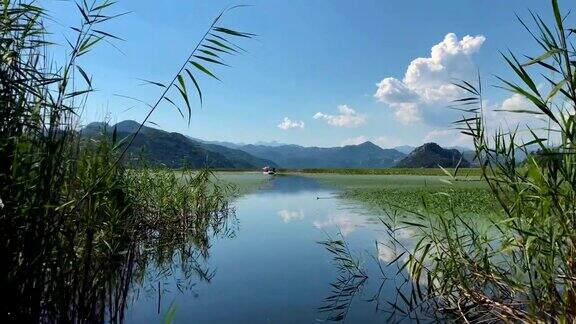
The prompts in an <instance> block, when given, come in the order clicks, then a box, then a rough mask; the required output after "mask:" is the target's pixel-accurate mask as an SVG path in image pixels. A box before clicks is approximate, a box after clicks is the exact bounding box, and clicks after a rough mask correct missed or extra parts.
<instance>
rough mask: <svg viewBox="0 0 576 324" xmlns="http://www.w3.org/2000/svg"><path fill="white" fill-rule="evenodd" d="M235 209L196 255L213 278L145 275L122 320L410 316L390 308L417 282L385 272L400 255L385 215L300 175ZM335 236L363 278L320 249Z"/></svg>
mask: <svg viewBox="0 0 576 324" xmlns="http://www.w3.org/2000/svg"><path fill="white" fill-rule="evenodd" d="M254 176H260V175H256V174H255V175H254ZM233 206H234V210H235V217H233V218H234V219H231V220H229V222H231V224H230V225H229V226H230V229H229V230H228V232H227V233H228V234H227V235H223V236H219V237H215V238H213V241H211V244H212V245H211V247H210V249H209V255H208V256H207V257H206V258H205V260H204V259H203V258H198V260H199V261H198V262H201V263H202V267H205V268H206V269H207V270H206V271H207V273H210V274H211V276H209V277H210V278H209V279H206V278H204V279H202V278H201V277H202V276H198V275H197V274H195V273H193V274H191V273H189V272H188V271H184V270H183V268H182V264H178V263H176V264H173V265H172V266H171V267H170V270H169V271H167V270H166V269H164V268H163V269H162V271H160V270H158V269H154V268H151V269H149V271H148V272H149V274H148V275H147V277H146V279H144V281H143V283H141V284H135V285H134V287H133V288H132V291H131V293H130V298H129V299H130V302H129V303H128V309H127V310H126V314H125V320H126V322H128V323H158V322H161V321H162V320H163V319H164V318H165V316H174V322H176V323H179V322H198V323H209V322H220V323H234V322H236V323H279V322H282V323H311V322H317V321H326V320H344V321H345V322H348V323H367V322H383V321H386V320H387V319H392V318H393V319H394V320H396V321H409V320H410V318H409V317H406V316H405V315H403V314H402V313H401V312H400V311H396V312H394V310H395V308H394V307H393V306H391V304H396V305H401V304H403V302H402V299H401V297H399V294H398V293H397V291H400V292H403V293H405V294H409V293H410V289H409V286H410V282H411V281H410V280H409V279H406V278H405V275H402V272H401V275H397V272H398V268H397V266H396V265H393V266H390V267H384V266H386V265H387V264H388V262H390V261H392V260H393V259H395V258H396V256H397V253H395V251H394V250H393V248H392V247H390V248H389V247H387V246H386V245H384V244H387V243H389V242H390V238H389V237H388V234H387V232H386V228H385V227H384V226H383V225H382V223H381V221H380V220H379V218H378V217H379V216H382V214H381V213H379V212H377V211H374V210H370V209H368V208H366V207H365V206H363V205H360V204H358V203H355V202H353V201H349V200H344V199H341V198H339V197H338V191H337V189H335V188H333V187H330V186H328V185H323V184H321V183H319V182H318V181H317V180H315V179H313V178H308V177H302V176H276V177H271V178H269V179H268V180H266V181H264V182H263V183H261V184H260V186H259V188H258V189H257V190H253V191H251V192H249V193H247V194H244V195H243V196H241V197H239V198H237V199H236V200H235V201H234V202H233ZM339 235H342V236H343V237H344V238H345V241H346V243H347V244H349V249H350V251H351V252H352V255H353V256H354V257H355V258H357V259H358V260H359V262H360V263H361V267H362V269H365V270H364V271H365V273H366V275H367V276H368V278H367V279H366V278H354V277H352V278H350V276H349V275H348V274H347V273H346V272H344V273H340V272H339V271H338V264H337V263H334V260H333V255H332V254H331V253H330V252H329V251H328V250H327V249H326V248H325V247H324V246H323V245H321V244H319V243H318V242H319V241H325V240H328V239H329V237H331V238H332V239H337V238H339ZM397 235H398V236H397V239H398V240H400V241H403V242H404V243H405V244H407V245H409V244H410V242H411V241H412V239H413V238H412V237H413V233H410V232H406V231H404V232H399V233H397ZM376 241H378V242H380V243H381V244H379V245H378V249H377V247H376ZM376 256H377V257H378V259H379V262H376V261H375V259H376ZM175 259H178V258H175ZM379 263H380V265H381V266H382V267H383V268H382V270H381V268H380V266H379ZM185 268H186V267H184V269H185ZM160 272H164V273H160ZM384 277H387V279H385V278H384ZM339 278H340V279H341V281H338V280H339ZM158 289H159V290H158ZM388 302H390V303H391V304H389V303H388ZM400 308H402V307H400ZM167 314H171V315H167Z"/></svg>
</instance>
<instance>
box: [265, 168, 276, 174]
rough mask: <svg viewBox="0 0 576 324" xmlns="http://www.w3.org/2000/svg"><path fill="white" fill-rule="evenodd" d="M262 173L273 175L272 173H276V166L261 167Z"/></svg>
mask: <svg viewBox="0 0 576 324" xmlns="http://www.w3.org/2000/svg"><path fill="white" fill-rule="evenodd" d="M262 173H264V174H268V175H274V174H276V168H271V167H269V166H265V167H263V168H262Z"/></svg>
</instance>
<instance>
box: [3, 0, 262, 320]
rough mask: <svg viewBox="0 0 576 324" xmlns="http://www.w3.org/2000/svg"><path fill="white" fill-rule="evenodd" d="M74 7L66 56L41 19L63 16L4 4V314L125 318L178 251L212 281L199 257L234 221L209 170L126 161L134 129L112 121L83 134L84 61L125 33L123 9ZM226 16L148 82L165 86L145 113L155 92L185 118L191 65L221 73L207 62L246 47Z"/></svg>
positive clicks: (15, 0) (10, 0)
mask: <svg viewBox="0 0 576 324" xmlns="http://www.w3.org/2000/svg"><path fill="white" fill-rule="evenodd" d="M76 6H77V8H78V16H79V17H80V18H81V23H80V25H79V26H76V27H72V31H73V35H72V37H70V38H69V41H68V44H67V46H68V47H67V55H66V57H65V60H64V63H63V64H58V63H57V62H55V61H53V60H51V57H52V55H51V50H52V47H53V44H52V43H50V42H49V41H48V38H49V32H48V31H47V30H46V29H45V20H46V19H56V17H48V16H47V14H46V12H45V10H44V9H43V8H42V7H41V5H40V3H38V2H36V1H24V0H5V1H3V2H2V5H1V6H0V17H1V18H0V56H1V57H2V59H1V61H0V106H1V107H2V109H0V202H1V203H0V260H1V261H2V266H1V267H0V278H1V279H0V280H1V286H2V287H3V293H4V295H5V296H8V297H9V298H6V299H5V301H4V302H3V303H1V304H0V312H1V313H0V314H1V315H0V316H1V318H2V319H3V320H5V321H9V322H16V321H18V322H84V321H89V322H103V321H109V322H122V320H123V313H124V310H125V309H126V307H127V299H128V295H129V289H130V287H131V284H132V283H133V282H134V281H135V280H137V279H141V278H142V277H143V273H145V267H143V265H145V264H146V263H147V262H148V261H150V260H154V261H155V263H156V265H160V266H161V265H162V264H165V263H167V262H170V261H171V260H172V258H173V257H174V256H175V255H179V256H180V257H181V258H182V259H183V260H184V259H187V260H188V261H187V262H185V263H182V264H183V266H184V265H186V266H187V267H191V268H190V269H189V270H190V272H194V273H195V274H197V275H198V276H199V277H200V278H203V279H206V280H209V278H210V276H211V274H210V272H209V271H208V270H206V269H202V266H201V262H200V260H201V259H202V258H205V257H207V256H208V247H209V245H210V237H211V234H215V233H220V232H222V231H223V230H225V229H227V228H226V226H227V223H226V220H227V218H228V217H227V215H228V213H227V212H228V207H227V204H226V201H225V199H224V198H225V194H224V193H223V190H224V189H223V188H220V187H218V186H217V185H215V184H213V177H212V176H211V173H210V172H209V171H207V170H204V171H202V170H201V171H189V172H187V173H186V174H187V175H186V176H184V177H179V176H176V175H175V174H174V173H173V172H171V171H166V170H140V171H134V170H132V169H127V168H126V167H125V166H124V165H123V164H122V163H121V162H122V158H123V156H124V154H125V152H126V150H127V149H128V147H129V145H130V144H131V142H132V141H133V139H134V138H135V137H136V136H138V132H136V133H135V134H133V135H131V137H130V138H127V139H119V138H116V131H115V130H112V131H111V132H110V133H111V134H108V135H103V136H102V137H101V138H99V139H95V140H94V139H90V140H87V139H84V138H82V136H81V133H80V132H79V129H78V123H79V114H80V113H81V112H82V111H84V110H85V109H88V108H89V107H87V106H86V102H87V96H88V95H89V94H90V93H91V92H92V91H93V88H92V77H91V76H90V74H89V72H88V71H85V70H84V69H83V68H82V67H81V66H80V61H81V59H82V58H83V57H84V56H86V55H88V54H89V53H90V51H91V50H92V49H93V48H94V47H95V46H97V45H99V44H101V43H104V41H111V40H115V39H118V37H116V36H115V35H113V34H112V33H110V32H107V31H105V23H106V22H108V21H109V20H111V19H115V18H116V17H118V16H121V15H122V13H120V14H111V13H109V12H110V11H112V10H113V8H114V2H113V1H109V0H102V1H89V2H87V1H80V2H78V3H76ZM221 17H222V14H221V15H219V16H218V17H217V18H216V19H215V20H214V22H213V23H212V25H211V26H210V27H209V28H208V29H207V32H206V34H205V35H204V37H203V38H202V39H201V40H200V41H199V42H198V44H196V45H195V47H194V49H193V50H192V51H191V53H190V54H189V55H186V60H185V61H184V64H183V65H182V67H181V68H180V69H179V70H178V72H177V73H176V74H175V76H174V78H173V80H172V81H171V82H170V83H167V84H166V85H164V84H162V83H160V82H152V81H150V83H151V84H154V85H156V86H157V87H160V88H162V90H161V95H160V96H159V99H158V102H156V103H155V104H153V105H150V106H149V108H150V111H149V112H150V113H149V114H148V116H147V117H146V119H145V120H144V122H146V121H147V120H148V118H149V117H150V116H151V114H152V113H153V112H154V111H155V109H156V108H157V107H158V106H159V105H160V102H167V103H170V104H171V105H174V106H175V107H177V108H178V111H180V113H181V114H182V116H184V113H183V112H182V110H181V109H180V108H179V107H180V106H181V105H184V107H186V111H187V112H188V117H189V116H190V113H191V105H192V103H191V97H192V96H191V95H189V94H188V91H187V90H186V89H187V88H186V84H187V83H188V82H187V81H186V80H185V78H184V76H186V77H187V78H188V80H190V81H192V84H193V85H194V88H195V89H196V92H197V93H198V95H199V96H200V98H201V97H202V92H201V88H200V85H199V83H198V82H197V80H196V78H195V77H194V74H195V73H201V74H205V75H208V76H210V77H214V78H217V77H216V75H215V74H214V73H213V72H212V71H211V70H209V69H208V68H209V67H208V64H215V65H218V64H219V63H221V62H220V60H221V57H222V56H223V55H229V54H233V53H237V52H239V51H240V49H239V47H237V46H236V45H235V44H234V43H232V42H231V41H230V40H229V39H228V38H229V37H237V38H250V37H251V34H247V33H242V32H237V31H234V30H232V29H229V28H225V27H222V26H220V25H219V23H220V20H221ZM211 57H212V58H211ZM173 94H177V95H178V96H179V97H180V98H181V102H182V104H179V103H178V101H177V100H176V98H173V99H171V98H170V97H169V96H172V95H173ZM144 122H143V123H144ZM227 230H230V229H227ZM151 246H153V247H154V248H155V252H157V253H154V254H151V253H150V247H151Z"/></svg>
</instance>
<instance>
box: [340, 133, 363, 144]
mask: <svg viewBox="0 0 576 324" xmlns="http://www.w3.org/2000/svg"><path fill="white" fill-rule="evenodd" d="M366 141H368V137H366V136H364V135H360V136H358V137H352V138H349V139H346V140H344V141H342V146H346V145H358V144H362V143H364V142H366Z"/></svg>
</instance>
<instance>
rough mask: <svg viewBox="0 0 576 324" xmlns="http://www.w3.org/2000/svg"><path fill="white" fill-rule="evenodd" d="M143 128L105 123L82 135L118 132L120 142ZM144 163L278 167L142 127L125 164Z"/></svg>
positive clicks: (134, 124) (128, 122)
mask: <svg viewBox="0 0 576 324" xmlns="http://www.w3.org/2000/svg"><path fill="white" fill-rule="evenodd" d="M139 126H140V124H139V123H137V122H135V121H131V120H126V121H122V122H119V123H118V124H116V125H114V126H110V125H108V124H106V123H91V124H89V125H87V126H86V127H84V128H83V129H82V135H83V136H85V137H90V138H94V137H97V136H100V135H101V134H102V133H104V132H106V133H107V134H112V131H113V129H114V127H115V128H116V132H117V136H118V138H125V137H128V136H131V135H132V134H133V133H134V132H135V131H136V130H137V129H138V127H139ZM139 160H144V161H146V163H148V164H150V165H165V166H167V167H170V168H179V167H183V166H189V167H192V168H201V167H212V168H226V169H260V168H262V167H263V166H266V165H268V166H271V167H277V165H276V164H275V163H274V162H272V161H269V160H266V159H261V158H258V157H255V156H252V155H250V154H249V153H246V152H244V151H240V150H235V149H231V148H227V147H224V146H220V145H216V144H205V143H201V142H198V141H194V140H192V139H190V138H189V137H186V136H184V135H182V134H180V133H170V132H166V131H163V130H160V129H156V128H152V127H147V126H143V127H142V130H141V131H140V133H139V134H138V135H137V136H136V138H135V139H134V142H133V144H132V146H131V147H130V148H129V149H128V155H127V157H126V161H127V162H128V163H135V162H138V161H139Z"/></svg>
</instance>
